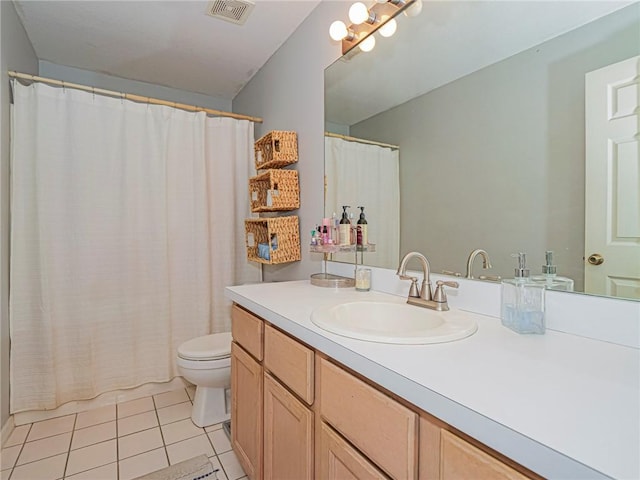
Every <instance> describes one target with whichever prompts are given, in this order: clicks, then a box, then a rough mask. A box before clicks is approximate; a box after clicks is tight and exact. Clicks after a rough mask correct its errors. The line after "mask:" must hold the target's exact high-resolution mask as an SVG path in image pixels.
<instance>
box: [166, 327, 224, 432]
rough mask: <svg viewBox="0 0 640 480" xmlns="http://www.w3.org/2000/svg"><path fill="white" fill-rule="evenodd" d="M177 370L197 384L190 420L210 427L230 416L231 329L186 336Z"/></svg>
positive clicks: (177, 361)
mask: <svg viewBox="0 0 640 480" xmlns="http://www.w3.org/2000/svg"><path fill="white" fill-rule="evenodd" d="M176 365H177V367H178V372H180V375H182V377H184V379H185V380H188V381H189V382H191V383H192V384H194V385H195V386H196V396H195V398H194V400H193V409H192V411H191V420H192V421H193V423H195V424H196V425H197V426H199V427H207V426H209V425H214V424H216V423H220V422H224V421H226V420H228V419H229V417H230V413H229V409H230V405H228V403H229V402H228V401H227V390H228V389H229V387H230V386H231V332H225V333H214V334H212V335H205V336H203V337H197V338H193V339H191V340H187V341H186V342H184V343H183V344H181V345H180V346H179V347H178V356H177V358H176Z"/></svg>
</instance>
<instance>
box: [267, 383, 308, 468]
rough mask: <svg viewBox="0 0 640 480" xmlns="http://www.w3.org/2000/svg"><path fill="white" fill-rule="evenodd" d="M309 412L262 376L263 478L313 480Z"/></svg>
mask: <svg viewBox="0 0 640 480" xmlns="http://www.w3.org/2000/svg"><path fill="white" fill-rule="evenodd" d="M313 431H314V428H313V412H311V410H309V408H307V407H306V406H305V405H304V404H303V403H302V402H301V401H300V400H298V399H297V398H296V397H295V396H294V395H293V394H291V393H289V391H288V390H287V389H285V388H284V387H283V386H282V385H280V383H278V381H277V380H276V379H274V378H273V377H272V376H271V375H269V374H268V373H266V372H265V374H264V478H265V480H270V479H273V480H303V479H312V478H313V445H314V443H313Z"/></svg>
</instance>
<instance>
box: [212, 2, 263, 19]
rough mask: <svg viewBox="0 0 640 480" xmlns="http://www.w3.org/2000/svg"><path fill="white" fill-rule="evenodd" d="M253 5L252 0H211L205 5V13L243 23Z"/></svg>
mask: <svg viewBox="0 0 640 480" xmlns="http://www.w3.org/2000/svg"><path fill="white" fill-rule="evenodd" d="M255 5H256V4H255V2H254V1H253V0H213V1H211V2H209V5H208V7H207V15H210V16H212V17H214V18H220V19H222V20H226V21H227V22H231V23H235V24H236V25H244V22H246V21H247V17H248V16H249V14H250V13H251V10H253V7H255Z"/></svg>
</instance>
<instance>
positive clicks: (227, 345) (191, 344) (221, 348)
mask: <svg viewBox="0 0 640 480" xmlns="http://www.w3.org/2000/svg"><path fill="white" fill-rule="evenodd" d="M229 355H231V332H224V333H214V334H212V335H205V336H204V337H197V338H193V339H191V340H187V341H186V342H184V343H183V344H182V345H180V346H179V347H178V356H180V357H182V358H184V359H186V360H214V359H216V358H224V357H228V356H229Z"/></svg>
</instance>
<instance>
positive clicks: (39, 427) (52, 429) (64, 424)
mask: <svg viewBox="0 0 640 480" xmlns="http://www.w3.org/2000/svg"><path fill="white" fill-rule="evenodd" d="M75 421H76V414H75V413H74V414H73V415H67V416H65V417H58V418H52V419H51V420H43V421H42V422H35V423H34V424H33V425H32V426H31V431H29V436H28V437H27V440H28V441H32V440H39V439H41V438H45V437H52V436H53V435H59V434H60V433H67V432H70V431H72V430H73V425H74V423H75Z"/></svg>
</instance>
